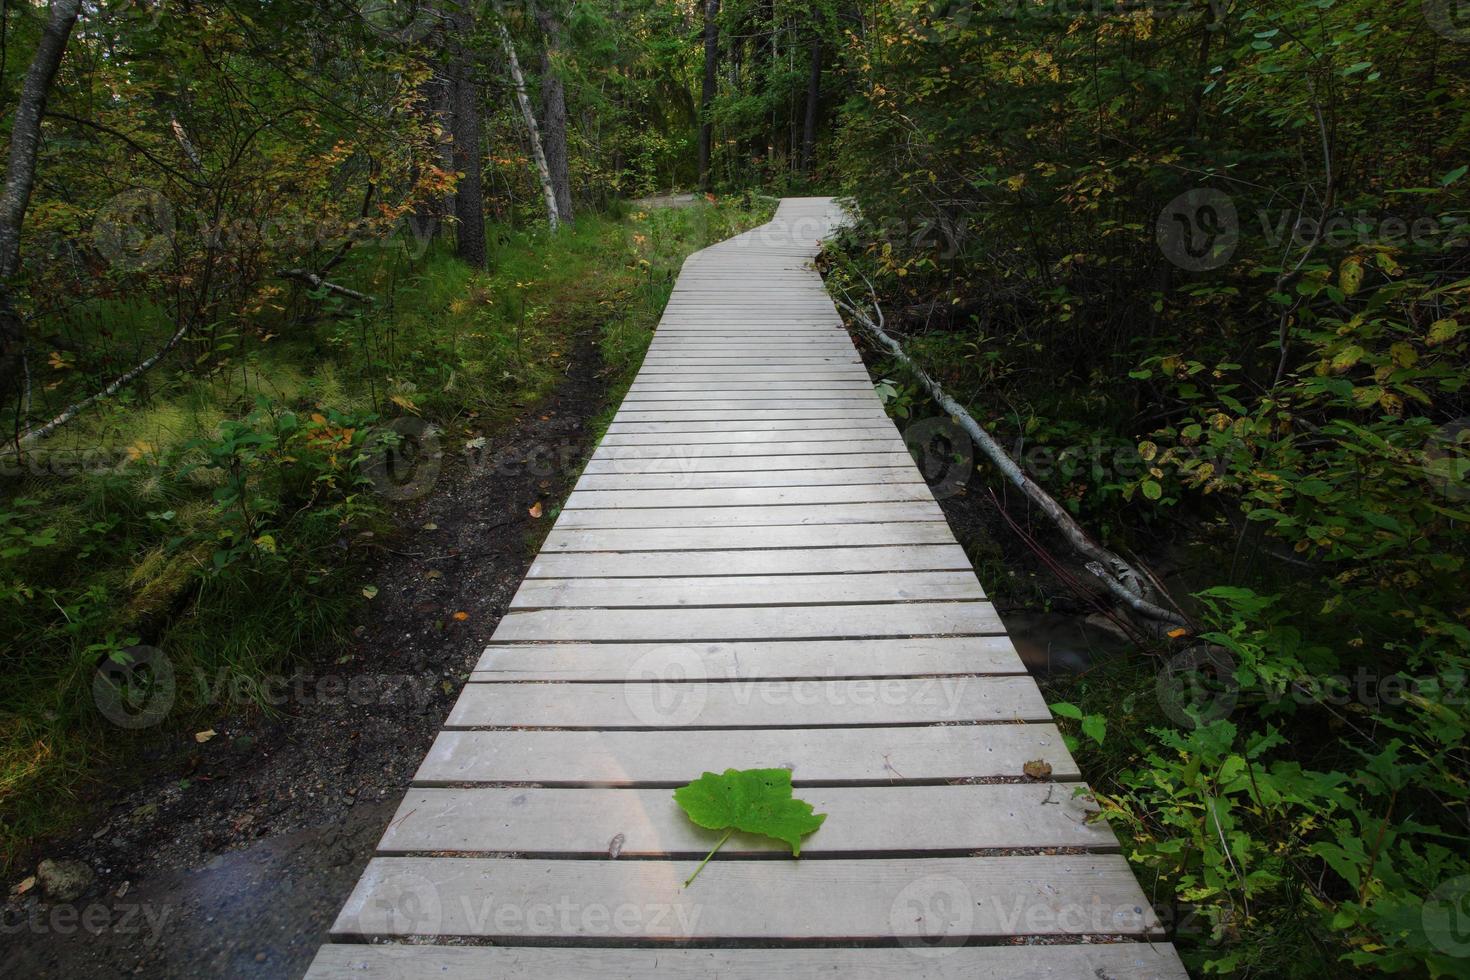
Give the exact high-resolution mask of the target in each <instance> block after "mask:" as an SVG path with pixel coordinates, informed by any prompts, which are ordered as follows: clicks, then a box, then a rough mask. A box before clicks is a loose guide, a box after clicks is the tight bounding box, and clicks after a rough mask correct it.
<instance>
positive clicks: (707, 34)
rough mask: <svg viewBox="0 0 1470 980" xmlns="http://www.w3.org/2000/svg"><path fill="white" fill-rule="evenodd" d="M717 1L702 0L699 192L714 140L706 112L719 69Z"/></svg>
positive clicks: (705, 188)
mask: <svg viewBox="0 0 1470 980" xmlns="http://www.w3.org/2000/svg"><path fill="white" fill-rule="evenodd" d="M719 18H720V0H705V4H704V86H703V88H702V89H701V90H700V93H699V189H700V190H702V191H708V190H709V165H710V149H711V142H712V141H713V140H714V132H715V130H714V123H713V122H711V120H710V117H709V114H710V108H711V106H712V105H713V104H714V101H715V83H716V82H717V81H718V72H719V68H720V23H719Z"/></svg>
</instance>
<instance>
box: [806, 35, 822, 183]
mask: <svg viewBox="0 0 1470 980" xmlns="http://www.w3.org/2000/svg"><path fill="white" fill-rule="evenodd" d="M821 101H822V35H821V34H818V33H816V32H813V33H812V70H811V75H809V76H808V77H807V82H806V120H805V122H804V123H803V125H802V127H801V172H802V173H803V174H805V175H806V176H808V177H810V176H811V175H812V153H813V151H814V150H815V149H816V145H817V108H818V106H819V104H820V103H821Z"/></svg>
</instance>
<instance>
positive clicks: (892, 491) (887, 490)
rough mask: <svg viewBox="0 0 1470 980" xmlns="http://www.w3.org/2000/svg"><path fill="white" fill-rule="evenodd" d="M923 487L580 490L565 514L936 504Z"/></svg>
mask: <svg viewBox="0 0 1470 980" xmlns="http://www.w3.org/2000/svg"><path fill="white" fill-rule="evenodd" d="M933 499H934V496H933V494H931V493H930V492H929V487H928V486H927V485H926V484H923V483H917V482H913V483H874V484H858V485H856V486H853V485H838V486H821V487H727V488H715V489H709V488H703V489H699V488H690V487H684V488H680V489H674V490H576V491H574V492H573V493H572V495H571V496H570V497H568V498H567V502H566V504H565V505H563V508H562V509H563V510H584V509H601V510H605V509H608V508H618V509H624V510H626V509H632V508H643V507H735V506H756V507H769V506H774V505H777V504H871V503H879V502H882V501H933Z"/></svg>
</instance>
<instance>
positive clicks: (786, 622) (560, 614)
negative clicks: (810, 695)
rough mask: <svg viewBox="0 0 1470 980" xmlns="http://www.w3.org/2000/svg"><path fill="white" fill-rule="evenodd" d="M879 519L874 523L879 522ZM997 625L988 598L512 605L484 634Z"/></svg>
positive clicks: (680, 637) (828, 632)
mask: <svg viewBox="0 0 1470 980" xmlns="http://www.w3.org/2000/svg"><path fill="white" fill-rule="evenodd" d="M880 526H882V525H880ZM1003 632H1005V626H1004V625H1003V624H1002V623H1001V621H1000V617H999V616H997V615H996V613H995V607H993V606H992V605H991V604H990V603H988V602H898V603H886V604H882V605H868V606H862V605H857V606H755V607H752V608H749V609H554V610H529V611H525V612H522V611H520V610H515V609H512V610H511V611H510V612H508V613H506V614H505V616H503V617H502V618H501V620H500V625H499V626H498V627H496V630H495V635H494V636H493V637H492V640H494V641H496V642H500V643H506V642H511V641H521V640H543V641H559V640H587V641H598V640H602V641H609V642H610V641H618V642H629V643H632V642H644V641H649V642H652V641H661V640H675V641H679V642H683V641H688V640H696V641H697V640H731V641H733V640H800V639H813V640H829V639H844V638H849V637H850V638H858V637H870V636H871V637H878V636H984V635H986V634H991V633H1003Z"/></svg>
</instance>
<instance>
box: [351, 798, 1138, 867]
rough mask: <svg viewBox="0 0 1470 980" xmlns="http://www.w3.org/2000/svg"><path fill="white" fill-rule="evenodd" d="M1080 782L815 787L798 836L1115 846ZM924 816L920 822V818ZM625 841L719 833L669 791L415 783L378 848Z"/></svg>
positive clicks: (593, 850)
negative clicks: (810, 820) (815, 820)
mask: <svg viewBox="0 0 1470 980" xmlns="http://www.w3.org/2000/svg"><path fill="white" fill-rule="evenodd" d="M1079 788H1080V787H1079V786H1077V785H1065V784H1057V783H1048V784H1045V785H1024V784H1014V783H1011V784H1000V785H993V786H881V787H813V788H811V789H807V790H805V791H803V792H802V794H801V796H802V799H804V800H806V801H807V802H808V803H810V804H811V805H812V806H813V807H814V808H815V809H816V811H817V812H818V813H826V814H828V818H827V821H826V823H825V824H823V826H822V828H821V830H820V831H819V832H818V833H816V834H813V835H812V836H811V837H809V838H807V839H806V840H804V841H802V845H801V853H802V856H803V857H827V856H831V855H863V856H877V855H883V854H890V855H891V854H921V853H926V852H927V853H935V852H939V853H944V852H949V853H956V852H968V851H975V850H979V849H982V848H1021V847H1027V848H1029V847H1068V848H1072V847H1081V848H1087V849H1089V850H1094V851H1114V850H1117V848H1118V840H1117V837H1116V836H1115V835H1114V834H1113V831H1112V828H1111V827H1110V826H1109V825H1108V824H1107V822H1106V821H1102V820H1093V819H1091V817H1092V816H1093V814H1095V812H1096V810H1097V806H1096V804H1095V803H1090V802H1088V800H1087V799H1086V798H1082V797H1078V796H1075V795H1074V792H1075V791H1076V790H1078V789H1079ZM919 814H921V815H922V819H919V820H916V819H914V817H915V815H919ZM616 837H621V838H622V844H621V848H620V850H619V854H620V855H621V856H623V857H628V858H633V857H668V858H675V859H680V860H688V859H690V858H694V859H698V858H702V857H704V856H705V855H706V854H708V853H709V851H710V848H712V847H714V845H715V843H716V842H717V841H718V840H719V838H720V834H719V833H718V832H717V831H711V830H705V829H703V828H702V827H699V826H696V825H695V824H694V823H692V822H691V821H690V820H689V818H688V817H686V816H685V815H684V812H683V811H682V810H680V809H679V807H678V806H677V805H676V804H675V803H674V800H673V794H671V793H670V792H669V791H668V790H666V789H542V788H510V789H499V788H492V787H475V788H470V789H433V788H421V789H411V790H409V792H408V795H406V796H405V797H404V798H403V802H402V803H401V804H400V805H399V807H398V812H397V813H396V814H395V815H394V817H393V819H392V821H390V822H389V824H388V829H387V831H385V832H384V834H383V839H382V841H381V842H380V843H379V844H378V852H379V853H380V854H390V855H391V854H413V853H427V852H433V851H456V852H471V851H482V852H495V853H516V854H521V855H523V856H532V855H534V856H537V857H606V856H607V852H608V845H609V844H610V843H611V842H612V841H613V839H614V838H616ZM783 849H784V850H786V851H787V852H788V853H789V851H790V848H786V847H785V846H784V845H783V844H782V843H781V842H780V841H775V840H772V839H771V838H769V837H757V836H755V835H751V834H736V835H735V836H733V837H731V838H730V840H729V841H728V842H727V843H726V844H725V846H724V847H722V848H721V849H720V854H721V856H723V857H726V858H737V857H747V856H760V855H771V854H777V853H780V852H781V851H782V850H783Z"/></svg>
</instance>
